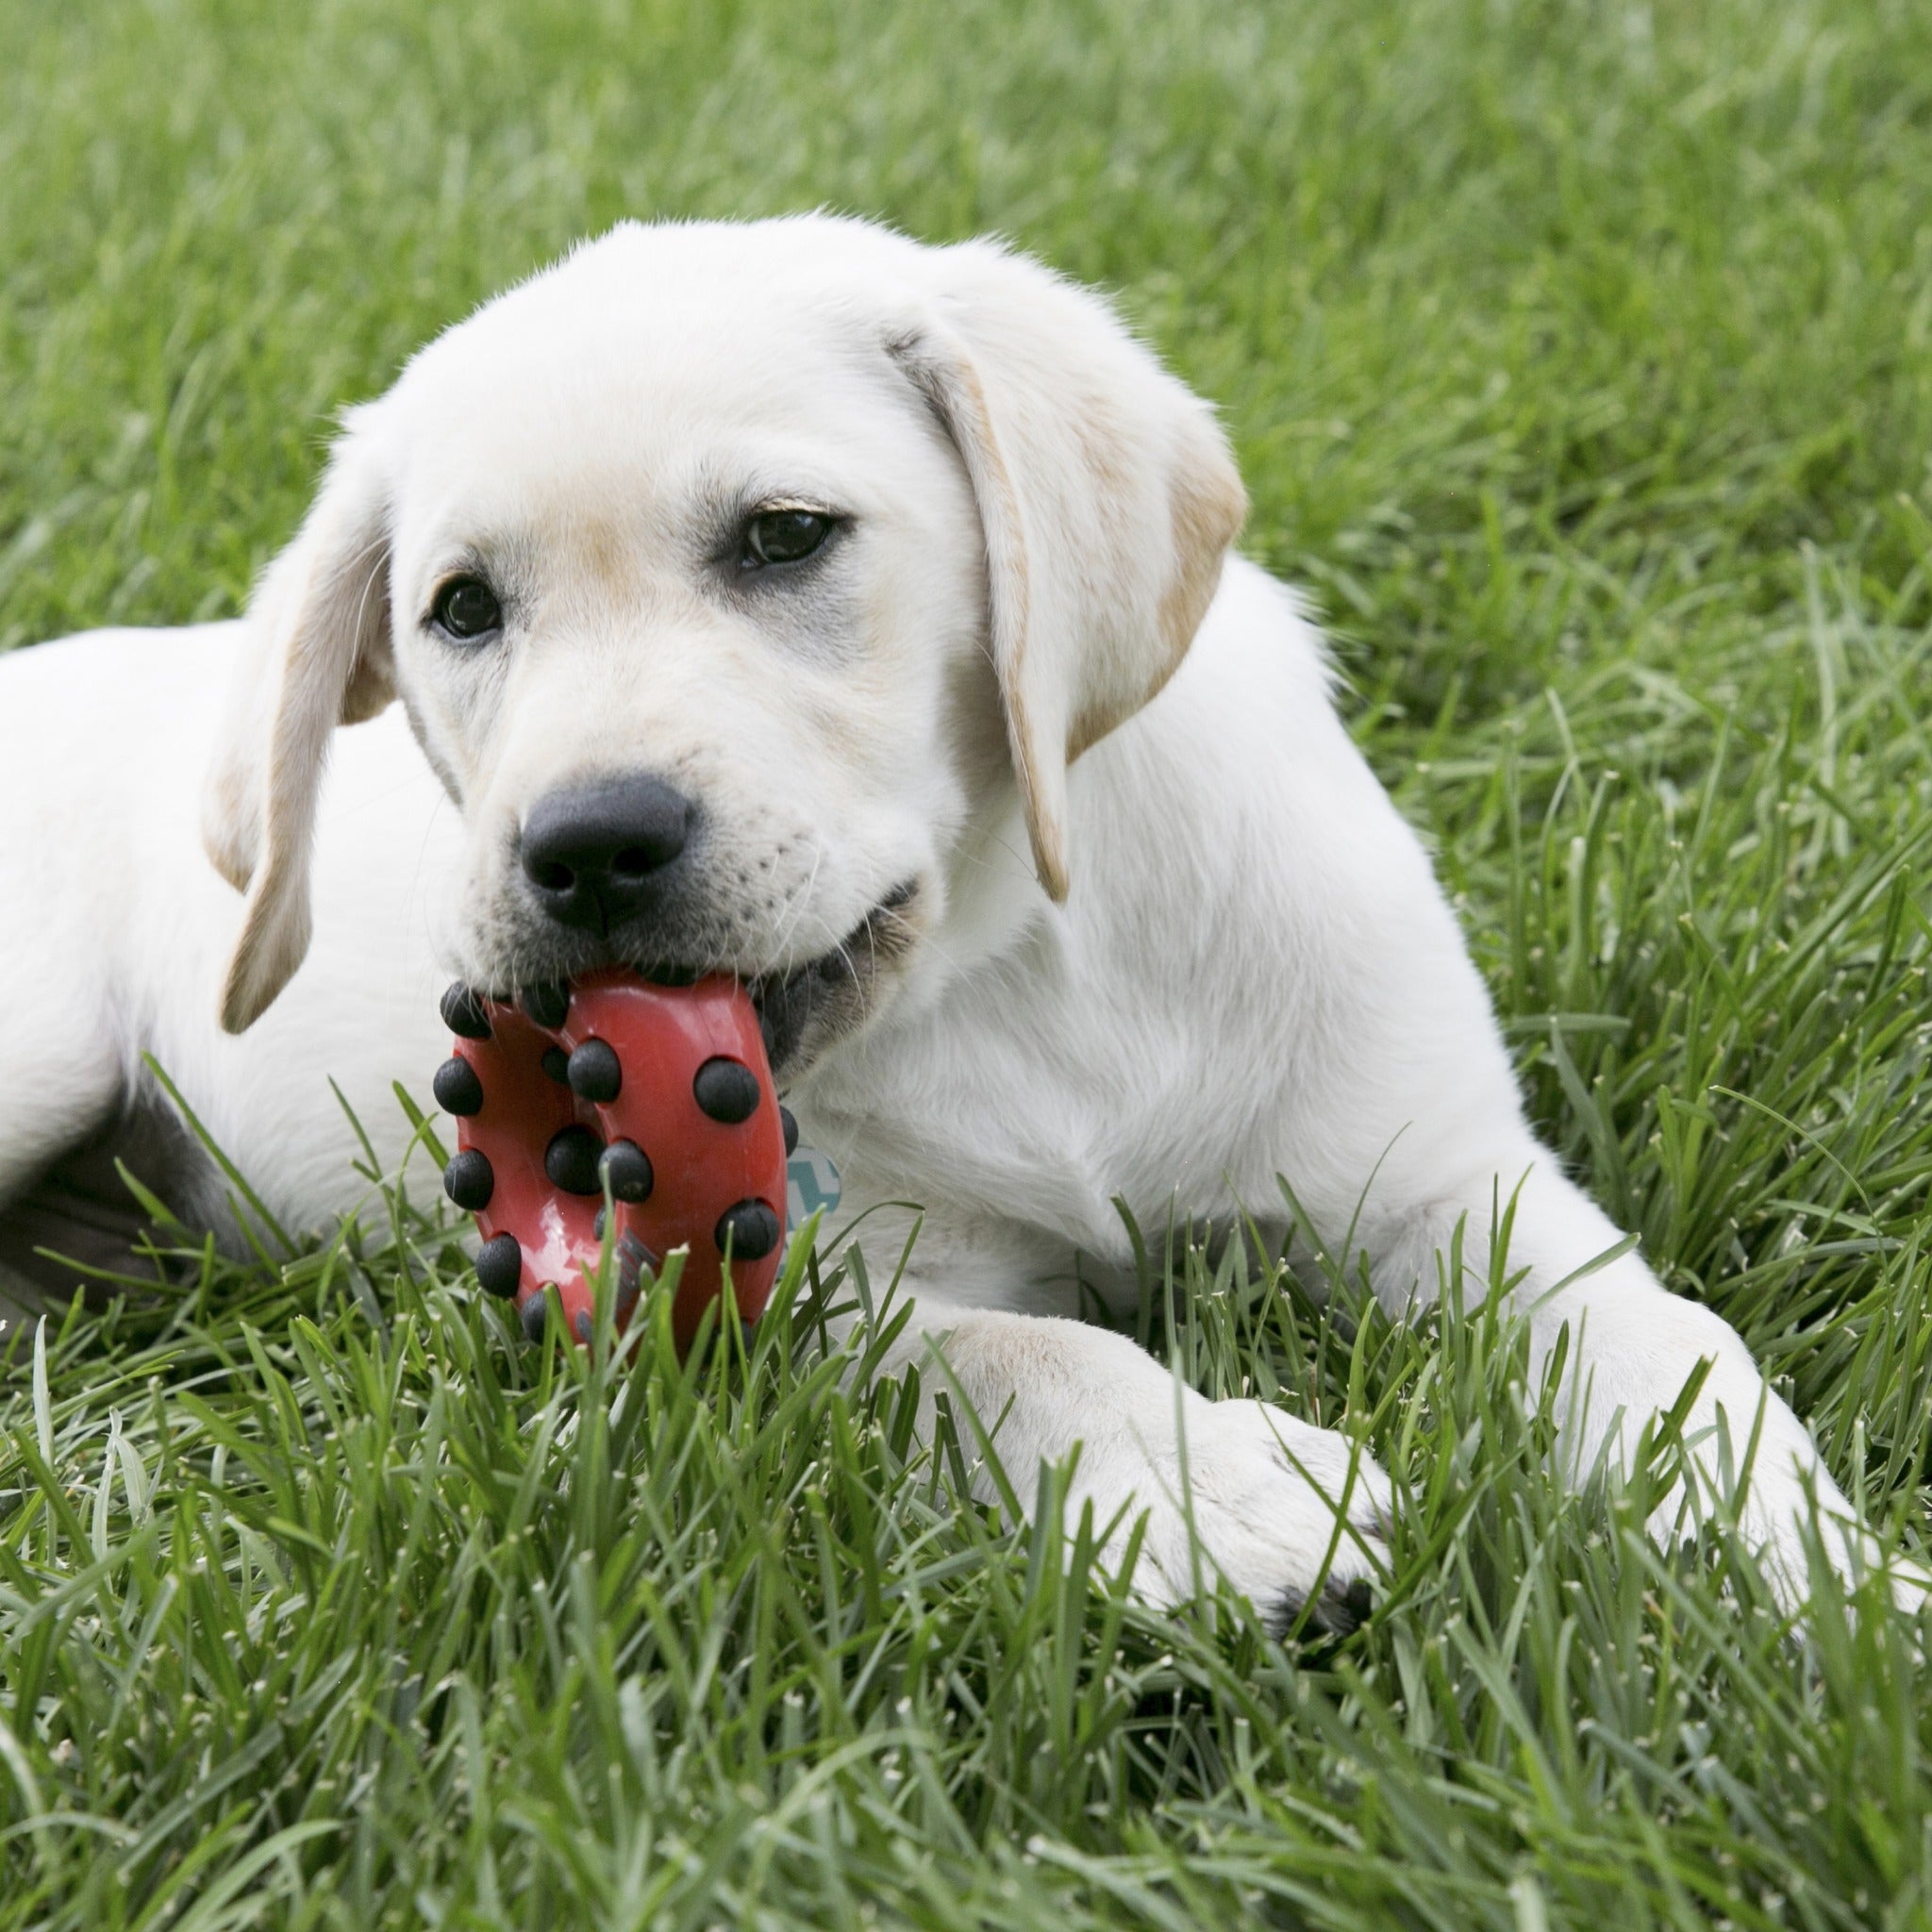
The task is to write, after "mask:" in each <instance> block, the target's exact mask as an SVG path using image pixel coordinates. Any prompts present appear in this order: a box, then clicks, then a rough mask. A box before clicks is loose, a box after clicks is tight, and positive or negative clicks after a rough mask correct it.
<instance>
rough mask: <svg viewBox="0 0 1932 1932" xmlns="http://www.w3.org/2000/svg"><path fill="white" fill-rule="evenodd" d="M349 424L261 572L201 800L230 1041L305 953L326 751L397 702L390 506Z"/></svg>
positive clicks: (375, 454)
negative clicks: (229, 889)
mask: <svg viewBox="0 0 1932 1932" xmlns="http://www.w3.org/2000/svg"><path fill="white" fill-rule="evenodd" d="M362 413H363V412H361V411H358V412H355V413H353V414H352V415H351V417H350V419H349V429H348V433H347V434H346V435H345V436H344V437H343V438H342V440H341V441H340V442H339V443H338V444H337V445H336V448H335V452H334V454H333V455H332V457H331V458H330V460H329V466H328V474H327V475H326V476H325V478H324V481H323V486H322V489H321V490H320V491H319V492H318V493H317V495H316V498H315V501H314V503H313V504H312V505H311V506H310V508H309V511H308V516H307V517H306V518H305V519H304V520H303V524H302V527H301V529H300V530H299V531H297V532H296V534H295V537H294V539H293V540H292V541H291V542H290V544H289V545H288V547H287V548H286V549H285V550H283V551H282V553H281V555H280V556H279V557H277V558H275V561H274V562H273V563H272V564H271V565H270V566H269V567H268V570H267V571H266V572H265V573H264V574H263V575H262V578H261V581H260V583H259V584H258V586H257V587H256V591H255V595H254V596H253V597H252V598H251V599H250V600H249V604H248V615H247V618H246V620H245V624H246V629H247V635H246V637H245V638H244V640H243V642H242V660H241V661H240V663H239V664H238V665H237V668H236V678H235V683H234V686H233V688H232V690H231V691H230V694H229V700H228V707H227V712H226V715H225V718H224V720H223V723H222V726H221V730H220V734H219V737H218V739H217V741H216V747H215V756H214V759H213V762H212V764H211V765H210V767H209V770H208V778H207V782H206V785H205V788H204V791H203V793H202V843H203V845H204V846H205V847H206V848H207V850H208V858H210V859H211V860H212V861H213V862H214V866H215V869H216V870H217V871H218V872H219V873H220V874H222V876H223V877H224V878H225V879H226V880H227V881H228V883H229V884H230V885H231V886H233V887H234V888H235V890H236V891H238V892H246V893H247V895H248V904H247V908H246V910H245V912H244V913H243V915H242V931H241V936H240V937H239V938H238V939H237V941H236V942H235V951H234V954H233V956H232V957H231V958H230V959H229V961H228V970H227V974H226V977H225V981H224V983H223V986H222V997H221V1019H222V1025H223V1028H224V1029H225V1031H227V1032H229V1033H243V1032H246V1031H247V1029H248V1028H249V1027H250V1026H252V1025H254V1024H255V1023H256V1021H257V1020H258V1019H259V1018H260V1017H261V1015H262V1014H263V1012H265V1011H266V1010H267V1008H268V1007H269V1005H270V1004H271V1003H272V1002H273V1001H274V999H275V995H276V994H277V993H279V992H280V991H281V990H282V988H283V987H284V986H286V985H287V984H288V983H289V981H290V979H291V977H293V975H294V972H295V969H296V968H297V967H298V966H299V965H301V963H302V960H303V958H304V956H305V955H306V954H307V953H308V938H309V910H308V867H309V847H310V844H311V842H312V841H313V838H314V832H315V808H316V801H317V798H318V796H319V795H320V792H321V790H322V777H323V768H324V765H325V762H326V759H327V756H328V741H329V737H330V734H331V733H333V731H334V730H335V728H336V726H337V725H338V724H356V723H358V722H359V721H360V720H362V719H364V718H372V717H374V716H375V714H376V713H377V712H378V711H380V710H382V709H383V708H384V707H385V706H387V705H388V704H389V702H390V700H391V698H392V697H393V696H394V695H395V684H394V678H393V672H392V659H391V647H390V608H389V499H388V491H387V488H386V485H385V483H384V481H383V477H382V459H381V456H380V453H379V451H378V449H377V447H376V439H375V436H374V435H373V434H372V433H370V432H369V431H368V430H367V429H364V428H359V427H358V418H359V417H360V416H361V415H362Z"/></svg>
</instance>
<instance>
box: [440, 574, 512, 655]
mask: <svg viewBox="0 0 1932 1932" xmlns="http://www.w3.org/2000/svg"><path fill="white" fill-rule="evenodd" d="M429 615H430V617H431V618H432V619H433V620H434V621H435V623H437V624H438V625H441V627H442V629H444V630H446V631H447V632H448V633H449V634H450V636H451V637H453V638H456V639H458V640H459V641H461V642H463V643H466V644H467V643H470V642H473V641H475V639H477V638H487V637H488V636H489V635H490V634H491V631H497V630H501V629H502V628H503V607H502V606H501V605H500V604H498V603H497V601H496V592H495V591H492V590H491V588H490V586H489V585H488V584H486V583H485V582H484V581H483V579H482V578H481V577H452V578H451V579H450V580H449V582H448V583H446V584H445V585H443V587H442V589H441V590H440V591H437V593H436V602H435V603H434V604H433V605H431V606H430V608H429Z"/></svg>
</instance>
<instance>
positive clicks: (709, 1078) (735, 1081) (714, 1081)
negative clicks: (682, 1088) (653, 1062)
mask: <svg viewBox="0 0 1932 1932" xmlns="http://www.w3.org/2000/svg"><path fill="white" fill-rule="evenodd" d="M691 1098H692V1099H693V1100H695V1101H696V1102H697V1104H698V1105H699V1107H701V1108H703V1109H704V1111H705V1112H706V1113H707V1114H708V1116H709V1117H710V1118H711V1119H712V1120H714V1121H717V1122H719V1123H720V1124H722V1125H724V1126H727V1127H735V1126H736V1125H737V1124H739V1122H740V1121H748V1120H750V1118H751V1117H752V1115H753V1114H755V1113H756V1112H757V1111H758V1075H757V1074H754V1073H753V1072H752V1070H751V1069H750V1068H749V1067H748V1066H746V1065H745V1063H744V1062H743V1061H742V1060H734V1059H730V1058H726V1057H725V1056H724V1055H723V1054H720V1055H719V1056H718V1058H716V1059H709V1060H707V1061H706V1062H705V1063H704V1065H703V1066H701V1067H700V1068H699V1069H698V1070H697V1074H696V1075H695V1076H694V1077H693V1079H692V1080H691Z"/></svg>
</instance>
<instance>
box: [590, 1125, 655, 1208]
mask: <svg viewBox="0 0 1932 1932" xmlns="http://www.w3.org/2000/svg"><path fill="white" fill-rule="evenodd" d="M602 1173H603V1176H604V1179H605V1180H606V1181H608V1183H609V1184H610V1198H611V1199H612V1200H613V1201H628V1202H629V1203H630V1204H631V1205H632V1206H633V1207H635V1206H636V1205H637V1204H638V1203H639V1202H640V1201H648V1200H649V1199H650V1198H651V1189H652V1187H653V1186H654V1185H655V1184H656V1180H657V1176H656V1175H654V1174H652V1172H651V1158H650V1156H649V1155H647V1154H646V1153H645V1152H644V1150H643V1149H642V1148H641V1147H640V1146H639V1145H638V1143H637V1142H636V1141H611V1143H610V1144H609V1146H608V1147H607V1148H605V1150H604V1159H603V1162H602Z"/></svg>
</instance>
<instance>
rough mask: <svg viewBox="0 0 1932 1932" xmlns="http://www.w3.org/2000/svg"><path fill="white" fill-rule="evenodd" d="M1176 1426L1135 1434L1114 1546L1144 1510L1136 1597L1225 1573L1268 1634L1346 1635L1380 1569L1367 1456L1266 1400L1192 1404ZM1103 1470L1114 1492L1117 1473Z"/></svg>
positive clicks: (1158, 1597) (1378, 1490)
mask: <svg viewBox="0 0 1932 1932" xmlns="http://www.w3.org/2000/svg"><path fill="white" fill-rule="evenodd" d="M1181 1423H1182V1426H1180V1427H1178V1428H1174V1429H1170V1430H1166V1431H1160V1432H1158V1433H1157V1432H1155V1431H1151V1430H1150V1429H1148V1428H1147V1427H1146V1426H1145V1424H1143V1425H1142V1426H1141V1428H1140V1429H1137V1430H1136V1432H1135V1434H1136V1436H1137V1438H1138V1439H1139V1445H1140V1447H1141V1450H1142V1452H1143V1453H1144V1456H1145V1465H1144V1469H1143V1471H1142V1472H1141V1474H1139V1475H1138V1476H1137V1477H1136V1478H1135V1479H1134V1480H1133V1482H1132V1488H1133V1501H1132V1503H1131V1504H1130V1505H1129V1506H1128V1507H1127V1509H1126V1512H1125V1515H1124V1519H1123V1521H1122V1522H1121V1524H1120V1527H1119V1528H1118V1530H1117V1531H1116V1535H1115V1545H1116V1547H1117V1548H1121V1547H1124V1544H1125V1541H1126V1537H1127V1533H1128V1531H1129V1530H1130V1528H1131V1526H1132V1524H1133V1522H1134V1520H1135V1519H1136V1518H1137V1517H1138V1516H1139V1515H1140V1514H1141V1511H1143V1510H1144V1511H1145V1513H1146V1520H1147V1521H1146V1530H1145V1533H1144V1540H1143V1542H1142V1546H1141V1556H1140V1561H1139V1564H1138V1565H1137V1567H1136V1569H1135V1573H1134V1589H1135V1591H1136V1593H1137V1594H1138V1595H1140V1596H1141V1598H1143V1599H1144V1600H1146V1601H1148V1602H1150V1603H1153V1604H1155V1605H1158V1606H1159V1607H1169V1606H1171V1605H1173V1604H1175V1603H1177V1602H1180V1601H1182V1600H1184V1599H1185V1598H1188V1597H1191V1596H1192V1595H1194V1594H1195V1593H1196V1592H1197V1591H1199V1590H1201V1589H1202V1588H1211V1587H1212V1586H1213V1584H1214V1582H1215V1581H1216V1579H1217V1578H1224V1579H1225V1580H1226V1582H1227V1583H1228V1584H1229V1585H1231V1586H1232V1587H1233V1588H1234V1589H1235V1590H1237V1591H1240V1592H1241V1594H1242V1595H1243V1596H1245V1597H1246V1598H1247V1599H1248V1600H1249V1601H1250V1602H1251V1603H1252V1604H1254V1606H1255V1607H1256V1608H1257V1609H1258V1610H1259V1611H1260V1612H1261V1613H1262V1615H1263V1616H1264V1617H1266V1618H1267V1619H1268V1621H1269V1622H1270V1624H1272V1625H1273V1626H1274V1628H1275V1630H1276V1631H1277V1632H1284V1631H1287V1630H1288V1629H1290V1628H1291V1627H1293V1626H1294V1625H1295V1624H1301V1623H1306V1624H1314V1625H1317V1626H1319V1627H1321V1628H1323V1629H1327V1630H1333V1631H1347V1630H1352V1629H1354V1628H1355V1626H1356V1625H1357V1624H1359V1623H1360V1622H1361V1621H1362V1619H1363V1618H1364V1617H1365V1616H1366V1615H1367V1614H1368V1610H1369V1599H1370V1591H1369V1586H1370V1582H1371V1579H1372V1578H1374V1576H1375V1575H1377V1574H1386V1570H1387V1563H1388V1549H1387V1545H1386V1543H1385V1541H1384V1538H1385V1536H1386V1533H1387V1527H1388V1523H1389V1507H1390V1503H1389V1479H1388V1477H1387V1476H1385V1475H1384V1474H1382V1472H1381V1470H1380V1469H1379V1468H1378V1467H1377V1466H1376V1465H1375V1463H1374V1460H1373V1459H1372V1458H1371V1457H1369V1456H1368V1455H1367V1454H1366V1452H1364V1451H1363V1450H1362V1449H1360V1448H1359V1447H1358V1446H1357V1445H1356V1444H1355V1443H1352V1442H1350V1441H1348V1439H1347V1438H1346V1437H1344V1436H1341V1435H1339V1434H1337V1433H1336V1432H1335V1431H1334V1430H1331V1429H1318V1428H1313V1427H1311V1426H1310V1425H1309V1424H1307V1423H1303V1422H1297V1421H1296V1420H1295V1418H1294V1417H1293V1416H1291V1415H1289V1414H1287V1413H1285V1412H1284V1411H1283V1410H1281V1409H1278V1408H1274V1407H1271V1406H1270V1405H1269V1404H1267V1403H1264V1402H1208V1401H1205V1400H1203V1399H1201V1398H1199V1397H1196V1398H1194V1399H1192V1400H1191V1401H1189V1402H1188V1403H1187V1405H1186V1407H1185V1409H1184V1411H1183V1415H1182V1418H1181ZM1107 1474H1108V1477H1110V1478H1111V1479H1112V1482H1113V1484H1115V1485H1118V1484H1120V1483H1121V1482H1122V1481H1123V1479H1124V1477H1125V1475H1126V1472H1124V1471H1118V1470H1109V1471H1108V1472H1107ZM1104 1487H1105V1485H1101V1484H1096V1485H1095V1489H1096V1491H1100V1490H1101V1489H1103V1488H1104ZM1096 1500H1101V1498H1100V1497H1099V1496H1098V1495H1097V1496H1096ZM1117 1500H1124V1498H1120V1499H1117Z"/></svg>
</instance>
